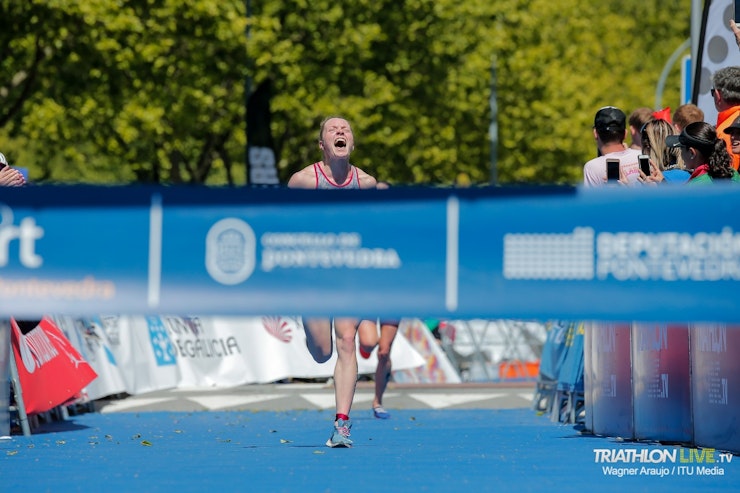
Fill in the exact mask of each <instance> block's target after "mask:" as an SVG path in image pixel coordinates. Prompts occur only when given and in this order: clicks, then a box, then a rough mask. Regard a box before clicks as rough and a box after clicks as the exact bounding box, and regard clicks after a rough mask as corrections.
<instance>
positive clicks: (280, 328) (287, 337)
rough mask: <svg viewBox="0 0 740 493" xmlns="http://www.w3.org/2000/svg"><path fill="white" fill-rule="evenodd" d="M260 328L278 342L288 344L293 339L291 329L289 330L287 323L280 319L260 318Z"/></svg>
mask: <svg viewBox="0 0 740 493" xmlns="http://www.w3.org/2000/svg"><path fill="white" fill-rule="evenodd" d="M262 326H263V327H264V328H265V330H266V331H267V333H268V334H270V335H272V336H273V337H275V338H276V339H278V340H279V341H282V342H285V343H288V342H290V341H291V339H293V335H292V332H293V329H291V327H290V324H289V323H288V321H287V320H283V319H282V318H281V317H262Z"/></svg>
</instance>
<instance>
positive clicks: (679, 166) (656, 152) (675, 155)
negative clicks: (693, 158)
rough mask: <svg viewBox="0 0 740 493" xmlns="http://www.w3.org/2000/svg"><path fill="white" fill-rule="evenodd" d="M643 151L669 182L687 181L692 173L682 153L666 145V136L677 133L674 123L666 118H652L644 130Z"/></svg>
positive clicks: (651, 164)
mask: <svg viewBox="0 0 740 493" xmlns="http://www.w3.org/2000/svg"><path fill="white" fill-rule="evenodd" d="M640 133H641V134H642V153H643V154H645V155H647V156H649V157H650V167H651V168H656V169H657V170H659V171H660V172H661V173H662V175H663V179H664V180H665V181H666V182H668V183H686V182H687V181H688V180H689V177H690V176H691V173H689V172H688V171H686V170H685V169H684V165H683V160H682V159H681V153H680V152H679V151H678V149H676V148H669V147H667V146H666V142H665V141H666V138H667V137H668V136H669V135H675V134H676V131H675V128H674V127H673V125H671V124H670V123H668V122H667V121H665V120H651V121H649V122H647V123H646V124H645V125H644V126H643V127H642V131H641V132H640Z"/></svg>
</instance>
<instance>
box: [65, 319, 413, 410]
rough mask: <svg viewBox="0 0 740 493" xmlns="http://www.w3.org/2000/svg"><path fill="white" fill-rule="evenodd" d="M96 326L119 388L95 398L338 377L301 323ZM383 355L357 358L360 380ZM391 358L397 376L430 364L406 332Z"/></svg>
mask: <svg viewBox="0 0 740 493" xmlns="http://www.w3.org/2000/svg"><path fill="white" fill-rule="evenodd" d="M95 320H101V321H99V322H98V324H99V325H101V326H103V327H106V328H107V329H106V332H107V333H108V334H107V335H105V337H106V338H107V340H108V341H109V343H110V346H109V347H110V350H111V352H112V355H113V359H114V360H115V362H116V367H117V371H118V372H119V373H120V379H119V380H118V381H117V380H116V379H115V378H104V379H101V380H100V385H101V386H105V385H110V387H109V389H108V390H107V391H106V390H105V389H103V390H96V392H95V395H96V397H95V398H98V397H101V396H104V395H112V394H116V393H120V392H121V390H120V388H119V387H117V386H116V382H123V383H124V387H125V392H127V393H129V394H132V395H135V394H141V393H145V392H151V391H154V390H162V389H167V388H203V387H231V386H237V385H245V384H259V383H270V382H275V381H279V380H282V379H286V378H326V377H330V376H332V374H333V373H334V364H335V362H336V357H337V356H336V351H334V352H333V354H332V357H331V358H330V359H329V361H327V362H326V363H323V364H319V363H316V362H315V361H314V360H313V358H312V357H311V355H310V353H309V352H308V349H307V347H306V336H305V332H304V331H303V325H302V323H301V320H300V318H299V317H282V316H274V317H178V316H161V317H160V316H157V317H133V316H125V317H124V316H121V317H100V319H95ZM86 324H87V325H90V322H86ZM72 325H74V324H72ZM78 325H80V326H84V325H85V323H78ZM92 325H93V326H94V325H95V324H94V323H93V324H92ZM87 330H89V329H87ZM112 335H114V336H112ZM376 353H377V351H374V352H373V353H372V355H371V356H370V358H369V359H363V358H361V357H359V356H358V367H359V371H360V373H361V374H374V373H375V366H376V364H377V356H376ZM391 358H392V361H393V368H394V370H399V371H400V370H408V369H413V368H416V367H419V366H422V365H424V363H425V360H424V358H422V356H420V355H419V354H418V352H417V351H416V350H415V349H414V348H413V347H412V346H411V345H410V344H409V343H408V341H407V340H406V339H405V338H404V337H403V335H401V334H400V333H399V335H398V336H397V338H396V341H395V343H394V344H393V348H392V350H391ZM91 364H92V362H91ZM93 367H94V368H95V369H96V370H97V367H96V366H95V365H93ZM108 369H110V367H109V368H108Z"/></svg>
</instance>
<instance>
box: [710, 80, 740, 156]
mask: <svg viewBox="0 0 740 493" xmlns="http://www.w3.org/2000/svg"><path fill="white" fill-rule="evenodd" d="M712 84H713V85H712V89H711V92H712V98H713V99H714V107H715V108H717V111H718V113H719V114H718V115H717V137H719V138H720V139H722V140H724V141H725V145H726V146H727V152H728V153H730V156H732V167H733V168H735V169H738V168H739V167H740V155H737V154H733V153H732V143H731V142H730V136H729V134H727V133H725V129H726V128H727V127H729V126H730V125H732V122H734V121H735V120H736V119H737V117H738V116H740V67H723V68H721V69H719V70H717V71H716V72H715V73H714V75H712Z"/></svg>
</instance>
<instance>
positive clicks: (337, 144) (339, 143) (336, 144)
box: [334, 139, 347, 147]
mask: <svg viewBox="0 0 740 493" xmlns="http://www.w3.org/2000/svg"><path fill="white" fill-rule="evenodd" d="M334 147H347V141H346V140H344V139H337V140H335V141H334Z"/></svg>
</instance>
